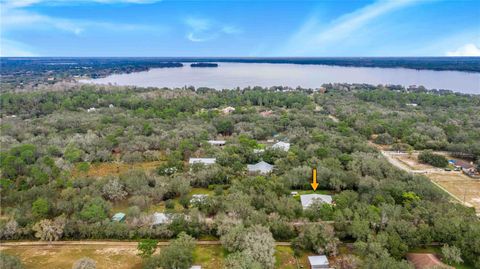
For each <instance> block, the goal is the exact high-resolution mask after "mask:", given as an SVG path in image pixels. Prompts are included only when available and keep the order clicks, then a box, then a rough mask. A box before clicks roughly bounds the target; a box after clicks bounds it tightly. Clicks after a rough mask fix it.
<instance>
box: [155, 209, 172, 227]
mask: <svg viewBox="0 0 480 269" xmlns="http://www.w3.org/2000/svg"><path fill="white" fill-rule="evenodd" d="M168 222H170V215H167V214H165V213H158V212H155V213H153V223H152V224H153V225H158V224H165V223H168Z"/></svg>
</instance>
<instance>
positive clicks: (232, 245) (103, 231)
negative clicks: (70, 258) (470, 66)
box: [0, 84, 480, 269]
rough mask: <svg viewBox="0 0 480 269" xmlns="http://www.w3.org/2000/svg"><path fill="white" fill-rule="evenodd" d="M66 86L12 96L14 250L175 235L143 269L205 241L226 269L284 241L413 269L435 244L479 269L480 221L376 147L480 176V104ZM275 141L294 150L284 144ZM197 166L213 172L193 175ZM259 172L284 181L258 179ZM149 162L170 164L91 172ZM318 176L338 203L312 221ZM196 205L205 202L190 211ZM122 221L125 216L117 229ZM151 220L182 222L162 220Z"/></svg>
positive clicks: (6, 120) (7, 172)
mask: <svg viewBox="0 0 480 269" xmlns="http://www.w3.org/2000/svg"><path fill="white" fill-rule="evenodd" d="M64 87H65V88H63V89H62V90H57V91H37V92H24V93H4V94H2V95H1V113H2V121H1V123H0V128H1V129H0V130H1V136H0V138H1V140H0V142H1V155H0V165H1V166H0V167H1V172H2V175H1V181H0V184H1V185H0V186H1V189H0V191H1V204H2V218H0V231H1V232H0V238H1V239H2V240H16V239H29V240H33V239H41V240H60V239H69V240H70V239H72V240H73V239H75V240H83V239H117V240H126V239H131V240H142V239H143V240H144V239H151V240H161V239H173V238H176V239H175V241H173V242H172V245H171V246H170V247H169V248H168V250H167V251H162V252H161V253H160V254H153V255H152V253H153V252H152V251H151V248H152V246H154V245H155V244H152V242H155V241H142V242H143V243H142V244H141V245H140V248H141V249H142V255H143V258H144V265H143V266H144V267H145V268H158V267H160V266H162V267H163V268H188V266H191V264H192V260H193V258H192V255H193V254H192V253H193V245H194V242H195V240H198V239H199V238H205V237H208V238H215V239H218V240H220V241H221V243H222V246H223V248H224V250H225V253H226V254H225V255H226V260H225V264H226V266H227V268H274V266H275V258H274V253H275V248H274V246H275V241H288V242H291V243H292V246H293V248H294V253H295V255H298V256H301V255H303V254H304V253H318V254H325V255H328V256H330V257H334V256H335V257H336V259H335V260H336V262H338V263H339V264H340V265H336V266H339V267H338V268H355V267H356V266H357V267H361V268H379V269H380V268H413V267H412V265H411V264H409V263H408V262H407V261H406V260H405V255H406V253H407V252H409V251H412V250H414V249H418V248H423V247H425V246H429V245H432V244H436V245H440V246H443V248H444V253H446V254H445V258H446V261H448V262H449V263H450V264H452V265H455V266H456V265H458V264H459V263H462V262H463V263H464V265H465V266H467V267H471V268H472V267H473V268H480V248H479V245H480V222H479V220H478V217H477V216H476V214H475V211H474V210H473V209H472V208H467V207H464V206H462V205H460V204H458V203H453V202H452V201H451V198H450V197H449V196H448V195H447V194H446V193H444V192H443V191H442V190H440V189H439V188H437V187H436V186H435V185H433V184H432V183H431V182H430V181H429V180H428V179H427V178H425V177H424V176H422V175H417V174H409V173H407V172H404V171H401V170H398V169H397V168H395V167H394V166H392V165H391V164H390V163H389V162H388V161H387V160H386V159H385V158H384V157H383V156H382V155H381V154H380V152H379V151H378V150H377V149H375V148H374V147H372V146H371V145H370V144H369V142H370V141H371V140H372V138H373V137H381V139H382V144H388V146H389V147H392V148H398V149H401V148H403V149H415V150H420V151H424V150H442V151H450V152H455V153H457V154H460V155H462V156H464V157H465V158H469V161H471V162H473V163H475V165H477V166H478V165H479V164H480V161H479V159H480V97H479V96H468V95H461V94H453V93H445V94H441V95H440V94H435V93H432V92H406V91H394V90H392V89H389V88H384V87H375V86H362V85H356V86H353V85H340V84H337V85H325V88H324V90H322V91H312V90H306V89H297V90H295V91H290V90H289V91H286V90H283V89H282V88H274V89H262V88H251V89H250V88H249V89H237V90H224V91H215V90H211V89H196V90H195V89H193V88H189V89H178V90H171V89H157V88H144V89H138V88H130V87H114V86H98V85H78V84H75V85H70V86H64ZM412 104H415V106H413V105H412ZM226 108H227V109H226ZM87 110H88V111H87ZM208 140H226V144H225V145H224V146H216V145H210V144H209V143H208V142H207V141H208ZM272 141H273V142H272ZM277 141H283V142H288V143H290V145H291V146H290V149H289V150H287V151H284V150H281V149H275V148H272V146H271V145H272V143H274V142H277ZM192 157H195V158H201V157H205V158H206V157H208V158H216V162H215V163H214V164H210V165H208V166H206V165H202V164H194V165H189V164H188V161H189V159H190V158H192ZM260 161H264V162H267V163H269V164H271V165H274V169H273V172H272V173H269V174H264V175H262V174H251V173H247V171H246V168H247V164H255V163H257V162H260ZM145 162H158V165H157V166H156V167H155V169H154V170H145V169H133V170H130V171H126V172H119V173H118V174H115V173H113V174H111V175H107V176H104V177H95V176H89V171H91V170H93V169H96V167H98V165H100V164H113V163H116V164H118V163H120V164H132V165H133V164H139V163H145ZM312 168H316V169H317V178H318V183H319V184H320V185H319V188H318V190H317V193H322V194H326V195H331V196H332V198H333V201H334V203H333V204H328V203H318V202H316V203H313V204H312V205H311V206H310V207H308V208H306V209H303V208H302V205H301V203H300V201H299V198H298V196H297V195H292V194H291V192H292V191H294V192H301V193H305V192H307V191H309V190H310V189H311V187H310V180H311V171H312ZM198 193H206V194H208V196H206V197H204V199H201V200H193V199H192V197H193V195H194V194H198ZM119 212H123V213H125V218H124V219H122V220H121V221H114V220H112V219H111V218H112V216H113V215H114V214H115V213H119ZM153 212H161V213H165V214H167V215H168V216H170V221H169V222H166V223H161V224H158V223H153V222H152V213H153ZM325 221H329V222H325ZM342 242H348V243H351V244H352V248H351V250H348V251H349V253H345V252H344V251H345V250H342V251H341V248H339V246H340V244H341V243H342ZM452 253H453V254H455V255H453V254H452ZM447 254H448V255H447ZM159 255H160V256H159ZM162 255H163V256H162ZM180 258H181V259H180ZM179 261H181V265H179ZM229 266H230V267H229ZM340 266H343V267H340ZM348 266H350V267H348Z"/></svg>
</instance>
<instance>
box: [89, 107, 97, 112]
mask: <svg viewBox="0 0 480 269" xmlns="http://www.w3.org/2000/svg"><path fill="white" fill-rule="evenodd" d="M96 110H97V109H96V108H94V107H91V108H89V109H87V112H88V113H90V112H95V111H96Z"/></svg>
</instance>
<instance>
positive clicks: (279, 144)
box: [272, 141, 290, 151]
mask: <svg viewBox="0 0 480 269" xmlns="http://www.w3.org/2000/svg"><path fill="white" fill-rule="evenodd" d="M272 149H280V150H283V151H288V150H289V149H290V143H286V142H282V141H280V142H277V143H275V144H273V146H272Z"/></svg>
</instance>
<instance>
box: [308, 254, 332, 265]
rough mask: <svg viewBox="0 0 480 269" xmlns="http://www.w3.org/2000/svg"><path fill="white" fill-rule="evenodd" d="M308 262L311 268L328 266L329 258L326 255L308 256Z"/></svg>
mask: <svg viewBox="0 0 480 269" xmlns="http://www.w3.org/2000/svg"><path fill="white" fill-rule="evenodd" d="M308 262H309V263H310V265H311V266H319V265H323V266H325V265H328V258H327V256H325V255H318V256H308Z"/></svg>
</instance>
